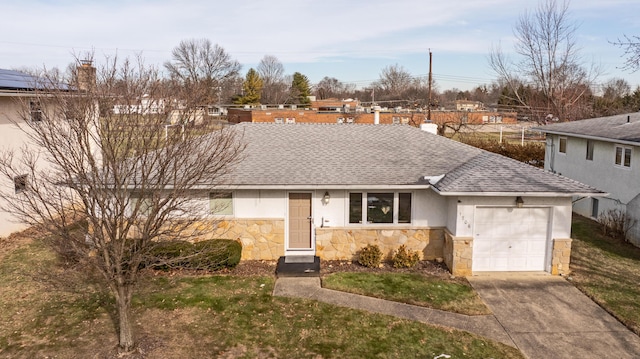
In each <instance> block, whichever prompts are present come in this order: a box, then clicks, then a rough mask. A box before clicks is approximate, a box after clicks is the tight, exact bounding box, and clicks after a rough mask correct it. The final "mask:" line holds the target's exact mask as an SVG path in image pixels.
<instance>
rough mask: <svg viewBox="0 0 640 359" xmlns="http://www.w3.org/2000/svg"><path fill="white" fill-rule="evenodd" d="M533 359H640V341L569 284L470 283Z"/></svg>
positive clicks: (526, 278) (541, 278)
mask: <svg viewBox="0 0 640 359" xmlns="http://www.w3.org/2000/svg"><path fill="white" fill-rule="evenodd" d="M467 279H468V280H469V282H470V283H471V285H472V286H473V288H474V289H475V290H476V291H477V292H478V294H479V295H480V297H481V298H482V300H483V301H484V302H485V303H486V304H487V306H488V307H489V308H490V309H491V310H492V311H493V313H494V315H495V317H496V319H497V320H498V322H499V323H500V324H501V325H502V326H503V327H504V329H505V331H506V332H507V334H508V335H509V336H510V337H511V339H512V340H513V342H514V343H515V344H516V346H517V347H518V349H520V351H522V353H524V355H525V356H527V358H530V359H536V358H545V359H547V358H598V359H602V358H640V337H638V336H637V335H635V334H634V333H632V332H631V331H629V330H628V329H627V328H626V327H625V326H623V325H622V324H620V323H619V322H618V321H617V320H616V319H615V318H613V317H612V316H611V315H609V314H608V313H607V312H606V311H604V310H603V309H602V308H600V307H599V306H598V305H597V304H595V303H594V302H593V301H591V300H590V299H589V298H588V297H587V296H585V295H584V294H582V292H580V291H579V290H578V289H576V288H575V287H574V286H573V285H571V284H570V283H568V282H567V281H566V280H565V279H564V278H561V277H555V276H550V275H545V274H518V275H514V274H490V275H478V276H472V277H468V278H467Z"/></svg>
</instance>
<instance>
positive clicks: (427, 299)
mask: <svg viewBox="0 0 640 359" xmlns="http://www.w3.org/2000/svg"><path fill="white" fill-rule="evenodd" d="M322 285H323V287H325V288H329V289H335V290H340V291H344V292H350V293H356V294H362V295H367V296H371V297H376V298H382V299H388V300H393V301H397V302H402V303H408V304H414V305H420V306H424V307H429V308H434V309H441V310H446V311H451V312H456V313H461V314H468V315H478V314H490V311H489V309H488V308H487V307H486V306H485V305H484V303H483V302H482V300H481V299H480V298H479V297H478V295H477V294H476V292H475V291H474V290H473V289H472V288H471V286H470V285H469V283H468V282H467V281H466V280H465V279H456V280H443V279H438V278H432V277H428V276H424V275H421V274H415V273H366V272H364V273H334V274H331V275H329V276H326V277H325V278H323V281H322Z"/></svg>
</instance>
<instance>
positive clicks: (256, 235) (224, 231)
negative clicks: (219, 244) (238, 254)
mask: <svg viewBox="0 0 640 359" xmlns="http://www.w3.org/2000/svg"><path fill="white" fill-rule="evenodd" d="M213 236H214V237H213V238H229V239H235V240H238V241H240V243H242V259H243V260H249V259H262V260H275V259H278V258H279V257H280V256H283V255H284V219H230V220H222V221H220V222H219V223H217V226H216V229H215V230H214V233H213Z"/></svg>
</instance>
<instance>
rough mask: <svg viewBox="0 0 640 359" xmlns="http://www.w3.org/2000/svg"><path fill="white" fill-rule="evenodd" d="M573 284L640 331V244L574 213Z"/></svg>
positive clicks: (632, 327) (571, 277) (571, 265)
mask: <svg viewBox="0 0 640 359" xmlns="http://www.w3.org/2000/svg"><path fill="white" fill-rule="evenodd" d="M572 237H573V242H572V249H571V264H570V267H571V271H572V273H571V276H570V279H571V281H572V282H573V284H574V285H575V286H576V287H577V288H578V289H580V290H581V291H583V292H584V293H585V294H587V295H588V296H589V297H591V298H592V299H593V300H594V301H595V302H596V303H598V304H600V306H602V307H603V308H604V309H605V310H607V311H608V312H610V313H611V314H613V315H614V316H615V317H617V318H618V320H620V321H621V322H622V323H624V324H625V325H626V326H627V327H629V328H630V329H631V330H633V331H634V332H635V333H636V334H639V335H640V300H639V299H640V248H637V247H634V246H633V245H631V244H628V243H625V242H623V241H620V240H617V239H612V238H608V237H605V236H603V235H602V229H601V227H600V225H599V224H598V223H597V222H595V221H592V220H590V219H587V218H584V217H581V216H577V215H575V214H574V219H573V235H572Z"/></svg>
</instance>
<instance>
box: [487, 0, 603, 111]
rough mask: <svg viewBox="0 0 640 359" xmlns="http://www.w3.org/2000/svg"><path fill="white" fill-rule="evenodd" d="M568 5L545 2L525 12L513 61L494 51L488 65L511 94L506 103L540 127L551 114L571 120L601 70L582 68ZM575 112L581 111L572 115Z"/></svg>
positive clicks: (520, 20) (553, 0)
mask: <svg viewBox="0 0 640 359" xmlns="http://www.w3.org/2000/svg"><path fill="white" fill-rule="evenodd" d="M576 29H577V25H576V24H575V23H574V22H572V21H571V19H570V17H569V5H568V3H567V2H563V3H562V4H558V3H557V2H556V0H543V2H541V3H540V4H539V6H538V8H537V9H536V10H535V11H534V12H529V11H525V13H524V14H523V15H522V16H521V17H520V19H519V20H518V22H517V23H516V25H515V27H514V33H515V37H516V40H517V41H516V45H515V52H516V54H517V56H518V57H517V59H515V60H512V59H509V58H508V57H507V56H506V55H505V53H503V52H502V50H501V49H500V48H499V47H497V48H494V49H492V51H491V54H490V57H489V63H490V65H491V67H492V68H493V70H494V71H495V72H496V73H497V75H498V76H499V78H500V81H501V82H503V83H504V84H505V85H506V86H507V87H508V89H509V93H510V94H511V95H512V97H513V98H511V99H509V100H510V101H512V102H514V103H517V104H518V105H519V106H520V112H526V113H527V115H528V116H529V117H530V118H531V119H533V120H537V121H539V122H543V121H544V120H545V118H547V117H548V116H549V115H551V117H553V118H558V119H560V120H563V121H564V120H574V119H578V118H580V117H581V116H582V115H584V113H583V112H584V111H583V110H585V109H586V108H588V106H580V105H581V104H580V102H581V101H584V100H585V99H586V98H587V97H588V95H590V84H591V83H593V81H595V79H596V77H597V76H598V75H599V73H600V71H599V69H598V67H597V66H595V65H590V66H589V67H586V66H585V65H583V63H582V60H581V58H580V55H579V49H578V46H577V42H576V36H575V32H576ZM576 108H578V109H580V111H576Z"/></svg>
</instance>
